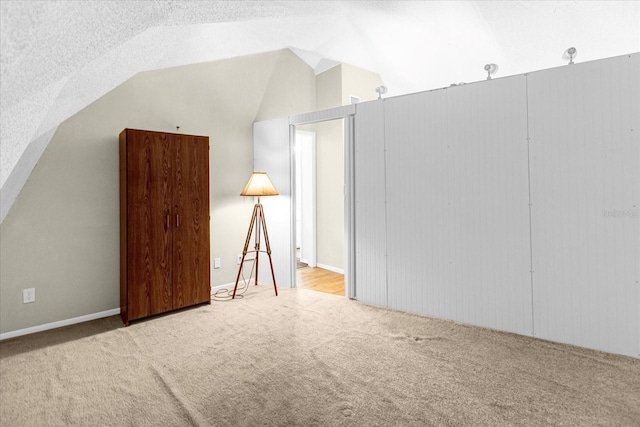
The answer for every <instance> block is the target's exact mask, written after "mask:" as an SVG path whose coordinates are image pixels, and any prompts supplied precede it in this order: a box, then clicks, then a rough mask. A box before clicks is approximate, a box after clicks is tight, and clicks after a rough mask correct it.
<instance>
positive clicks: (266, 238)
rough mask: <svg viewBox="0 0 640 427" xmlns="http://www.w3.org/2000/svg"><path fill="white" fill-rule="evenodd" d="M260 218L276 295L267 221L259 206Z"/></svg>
mask: <svg viewBox="0 0 640 427" xmlns="http://www.w3.org/2000/svg"><path fill="white" fill-rule="evenodd" d="M260 207H261V209H260V213H261V215H260V220H261V221H262V231H263V233H264V244H265V246H266V248H267V255H269V267H271V278H272V279H273V290H274V291H275V293H276V296H278V287H277V286H276V275H275V273H274V272H273V261H272V260H271V245H270V244H269V233H267V222H266V221H265V219H264V211H263V210H262V206H260Z"/></svg>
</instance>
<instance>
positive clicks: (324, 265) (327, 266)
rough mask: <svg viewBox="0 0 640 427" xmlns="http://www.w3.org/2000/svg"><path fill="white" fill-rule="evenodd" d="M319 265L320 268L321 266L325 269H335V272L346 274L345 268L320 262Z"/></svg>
mask: <svg viewBox="0 0 640 427" xmlns="http://www.w3.org/2000/svg"><path fill="white" fill-rule="evenodd" d="M317 265H318V268H321V269H323V270H329V271H333V272H334V273H338V274H344V269H342V268H336V267H332V266H330V265H326V264H320V263H318V264H317Z"/></svg>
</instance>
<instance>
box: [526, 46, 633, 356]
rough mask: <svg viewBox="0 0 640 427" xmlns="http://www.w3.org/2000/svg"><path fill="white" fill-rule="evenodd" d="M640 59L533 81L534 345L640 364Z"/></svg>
mask: <svg viewBox="0 0 640 427" xmlns="http://www.w3.org/2000/svg"><path fill="white" fill-rule="evenodd" d="M638 76H640V55H638V54H635V55H630V56H621V57H617V58H611V59H607V60H602V61H593V62H589V63H585V64H576V65H572V66H565V67H561V68H555V69H552V70H545V71H539V72H535V73H530V74H529V75H528V98H529V118H530V139H531V193H532V194H531V202H532V204H533V206H532V212H533V220H534V221H533V228H532V230H533V268H534V270H535V273H534V278H535V288H534V291H535V292H534V313H535V335H536V336H537V337H539V338H544V339H548V340H553V341H560V342H565V343H570V344H575V345H579V346H584V347H589V348H595V349H600V350H604V351H609V352H614V353H621V354H626V355H629V356H634V357H638V356H639V355H640V338H639V337H640V318H639V316H640V285H638V280H639V277H640V261H639V260H640V222H639V219H638V216H639V215H638V210H639V209H640V78H639V77H638Z"/></svg>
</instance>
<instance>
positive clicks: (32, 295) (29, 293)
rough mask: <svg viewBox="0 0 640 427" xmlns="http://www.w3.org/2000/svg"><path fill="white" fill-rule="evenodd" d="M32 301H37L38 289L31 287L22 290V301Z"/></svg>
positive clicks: (24, 302) (25, 302)
mask: <svg viewBox="0 0 640 427" xmlns="http://www.w3.org/2000/svg"><path fill="white" fill-rule="evenodd" d="M30 302H36V289H35V288H29V289H23V290H22V303H23V304H28V303H30Z"/></svg>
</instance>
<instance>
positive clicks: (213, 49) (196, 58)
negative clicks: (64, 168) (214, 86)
mask: <svg viewBox="0 0 640 427" xmlns="http://www.w3.org/2000/svg"><path fill="white" fill-rule="evenodd" d="M0 17H1V23H0V30H1V40H0V42H1V46H0V53H1V63H0V65H1V74H0V90H1V101H0V106H1V111H0V113H1V135H0V136H1V142H2V143H1V151H0V159H1V168H0V185H1V187H2V193H3V194H2V202H3V204H6V202H7V201H8V200H9V199H11V197H9V196H7V195H6V193H7V189H6V188H5V187H6V186H5V183H6V181H7V179H8V177H9V176H10V175H11V174H12V173H14V172H15V171H13V170H14V169H18V168H23V169H24V168H26V169H28V171H26V176H28V173H29V172H30V169H29V168H30V167H33V164H35V160H37V158H38V157H39V152H41V150H42V149H44V148H43V147H44V146H46V143H47V142H48V138H50V135H51V134H52V133H53V132H54V131H55V129H56V127H57V126H58V124H59V123H61V122H62V121H64V120H65V119H66V118H68V117H69V116H71V115H73V114H75V113H76V112H78V111H79V110H81V109H82V108H84V107H85V106H87V105H88V104H90V103H91V102H93V101H94V100H96V99H97V98H99V97H100V96H102V95H104V94H105V93H107V92H108V91H110V90H111V89H113V88H114V87H115V86H117V85H119V84H120V83H122V82H123V81H125V80H127V79H128V78H130V77H131V76H133V75H134V74H136V73H138V72H140V71H144V70H151V69H158V68H164V67H171V66H177V65H183V64H189V63H197V62H205V61H213V60H217V59H223V58H229V57H234V56H241V55H247V54H252V53H258V52H264V51H270V50H276V49H282V48H287V47H288V48H292V49H293V50H294V51H295V52H296V53H298V55H300V57H301V58H303V59H304V60H305V61H307V62H308V63H309V64H310V65H311V66H312V67H314V69H315V70H316V72H320V71H323V70H324V69H326V68H327V67H329V66H331V65H333V64H336V63H339V62H346V63H350V64H352V65H356V66H359V67H362V68H365V69H368V70H370V71H374V72H377V73H379V74H380V75H381V77H382V79H383V81H384V82H385V85H386V86H387V87H388V93H387V95H386V96H395V95H401V94H405V93H411V92H418V91H422V90H429V89H435V88H439V87H445V86H449V85H450V84H452V83H460V82H473V81H478V80H483V79H484V78H486V72H485V71H484V69H483V67H484V65H485V64H487V63H490V62H493V63H497V64H498V65H499V67H500V68H499V70H498V73H497V74H496V76H495V77H504V76H508V75H514V74H521V73H525V72H528V71H533V70H540V69H545V68H551V67H556V66H562V65H564V64H566V61H564V60H563V59H562V58H561V56H562V53H563V52H564V50H565V49H567V48H568V47H570V46H575V47H576V48H577V49H578V56H577V58H576V62H581V61H589V60H594V59H601V58H606V57H611V56H617V55H622V54H626V53H632V52H637V51H640V2H638V1H577V2H573V1H553V2H552V1H549V2H543V1H522V2H518V1H511V2H507V1H504V2H491V1H477V2H476V1H442V2H440V1H411V2H398V1H355V2H341V1H328V2H324V1H300V2H298V1H249V2H247V1H230V2H226V1H224V2H220V1H7V0H2V1H1V2H0ZM372 90H373V88H372ZM34 141H35V142H37V144H35V145H38V146H39V147H40V149H36V148H32V149H28V147H29V144H32V145H34ZM43 141H44V142H43ZM25 150H26V153H27V154H25ZM28 153H32V154H28ZM27 155H28V156H31V157H34V159H35V160H34V159H29V158H27V159H26V160H25V159H21V158H24V157H25V156H27ZM16 165H18V166H16ZM30 165H31V166H30ZM12 171H13V172H12ZM23 172H24V171H23ZM23 175H25V173H23ZM25 179H26V178H25ZM18 181H20V180H19V179H18V180H17V181H16V182H18ZM16 185H17V186H18V187H21V185H22V184H19V183H18V184H15V183H12V184H11V186H13V187H15V186H16ZM9 190H10V191H9V192H10V193H15V195H17V193H16V189H15V188H13V189H9ZM17 191H19V188H18V189H17ZM9 204H10V203H9ZM2 210H3V214H2V219H3V218H4V215H5V214H6V206H4V207H3V209H2Z"/></svg>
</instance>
